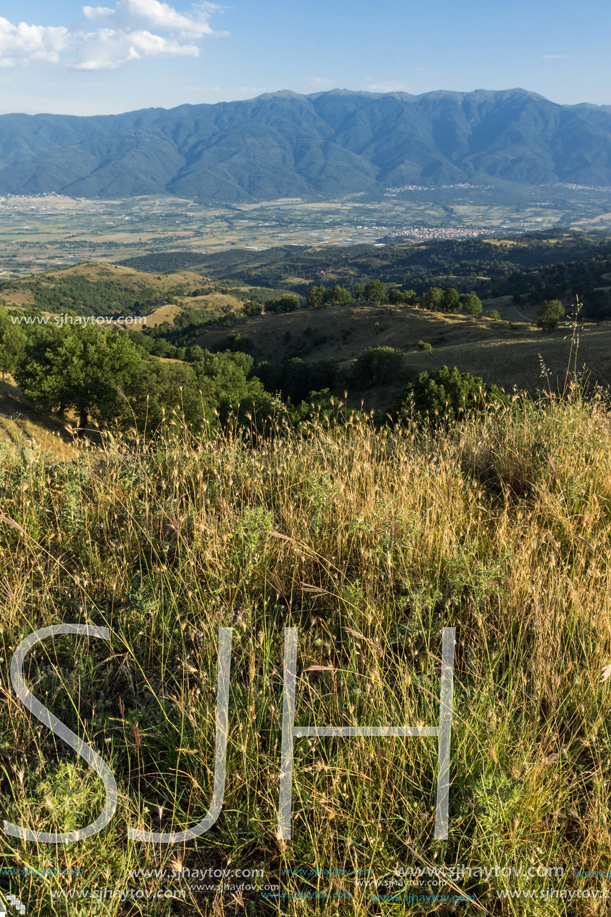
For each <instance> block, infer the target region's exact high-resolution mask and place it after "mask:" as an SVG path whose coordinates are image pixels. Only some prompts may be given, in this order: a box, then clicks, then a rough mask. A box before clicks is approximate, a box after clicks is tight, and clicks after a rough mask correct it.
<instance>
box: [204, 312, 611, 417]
mask: <svg viewBox="0 0 611 917" xmlns="http://www.w3.org/2000/svg"><path fill="white" fill-rule="evenodd" d="M507 308H508V309H512V308H514V307H512V306H508V307H507ZM570 334H571V328H570V325H569V324H568V323H565V324H564V325H563V326H562V327H561V328H559V329H558V330H557V331H555V332H553V333H552V334H545V333H543V332H542V331H541V330H540V329H539V328H537V326H536V325H535V324H532V323H530V322H526V321H520V322H508V321H498V320H492V319H488V318H485V317H477V318H474V317H471V316H466V315H456V314H453V315H444V314H441V313H438V312H428V311H426V310H423V309H417V308H414V307H411V306H401V305H398V306H392V307H379V306H373V305H357V306H326V307H324V308H322V309H307V310H302V311H300V312H294V313H290V314H288V315H263V316H256V317H253V318H241V319H235V320H234V322H233V325H232V327H231V329H229V330H227V329H223V328H211V329H209V330H206V331H203V332H198V333H197V334H196V335H195V337H194V340H196V341H197V343H199V344H200V345H201V346H202V347H208V348H214V347H221V346H224V345H225V344H226V343H227V342H228V341H229V339H230V336H231V335H240V336H242V338H243V339H244V338H245V339H246V340H247V343H244V344H243V345H242V346H248V347H249V348H250V352H251V353H252V354H253V355H254V356H255V358H256V359H257V360H269V361H270V362H272V363H278V362H282V360H286V359H290V358H293V357H302V358H303V359H304V360H306V361H314V360H326V359H334V360H337V361H339V363H340V365H341V366H342V367H343V368H344V369H345V370H348V369H349V368H350V366H351V365H352V363H353V362H354V360H355V359H356V358H357V357H358V356H359V355H360V354H361V353H362V352H363V351H364V350H365V349H366V348H369V347H374V346H390V347H394V348H395V349H396V350H397V351H398V352H399V353H400V354H401V355H402V366H403V370H402V374H401V376H398V377H397V378H396V379H395V381H394V382H392V383H390V384H389V385H387V386H378V387H376V388H375V389H365V390H361V389H359V390H358V391H355V392H353V391H352V390H351V387H350V386H348V396H349V399H350V400H351V402H353V403H357V404H358V403H359V401H360V400H361V399H364V401H365V405H366V407H368V408H369V407H385V406H386V407H387V406H389V405H390V404H391V403H392V400H393V398H394V396H395V395H396V394H398V392H399V391H400V389H401V388H402V386H403V385H405V382H406V381H407V380H408V379H411V378H413V377H414V376H416V375H418V374H419V373H420V372H423V371H424V370H427V371H429V372H431V371H435V370H437V369H439V368H440V367H441V366H444V365H447V366H458V368H459V369H460V370H461V371H463V372H471V373H475V374H476V375H480V376H482V378H483V379H484V380H485V381H486V382H490V383H495V384H497V385H500V386H502V387H503V388H505V389H506V390H507V391H512V389H513V387H514V386H516V387H517V388H518V389H519V390H527V391H530V392H535V391H536V390H537V389H538V388H545V387H547V378H545V377H544V376H542V361H543V364H544V365H545V367H546V368H547V370H548V375H549V380H550V384H551V386H552V389H553V390H554V391H555V390H556V389H557V387H558V382H560V386H561V387H562V382H563V380H564V377H565V374H566V368H567V361H568V356H569V346H570V342H569V340H568V337H570ZM419 341H425V342H428V343H430V344H431V345H432V347H433V350H432V351H429V352H419V351H418V342H419ZM610 343H611V325H610V324H609V323H608V322H601V323H599V324H588V323H586V324H585V325H583V326H582V327H581V332H580V338H579V369H580V370H581V371H582V372H583V373H584V374H585V375H586V376H587V377H588V378H589V380H590V382H592V383H594V382H598V383H600V384H603V385H609V384H611V349H610V346H609V345H610ZM342 385H343V383H341V384H340V385H339V387H338V389H337V394H342V391H343V389H342ZM344 387H345V386H344Z"/></svg>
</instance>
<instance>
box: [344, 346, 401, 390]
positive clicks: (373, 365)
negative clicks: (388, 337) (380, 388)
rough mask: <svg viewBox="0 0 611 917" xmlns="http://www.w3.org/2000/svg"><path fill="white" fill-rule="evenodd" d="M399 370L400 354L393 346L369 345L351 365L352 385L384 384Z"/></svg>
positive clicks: (394, 376)
mask: <svg viewBox="0 0 611 917" xmlns="http://www.w3.org/2000/svg"><path fill="white" fill-rule="evenodd" d="M400 370H401V356H400V354H398V353H397V351H396V350H395V348H394V347H370V348H369V349H368V350H365V351H363V353H362V354H361V355H360V357H359V358H358V359H357V360H356V362H355V364H354V366H353V367H352V373H351V381H352V382H353V383H354V385H384V384H385V383H387V382H391V381H392V380H393V379H395V378H396V377H397V376H398V374H399V372H400Z"/></svg>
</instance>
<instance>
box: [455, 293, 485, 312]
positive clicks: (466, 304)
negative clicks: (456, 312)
mask: <svg viewBox="0 0 611 917" xmlns="http://www.w3.org/2000/svg"><path fill="white" fill-rule="evenodd" d="M460 307H461V309H462V310H463V312H466V313H467V315H480V314H481V311H482V301H481V299H480V298H479V296H477V294H475V293H464V294H463V295H462V296H461V297H460Z"/></svg>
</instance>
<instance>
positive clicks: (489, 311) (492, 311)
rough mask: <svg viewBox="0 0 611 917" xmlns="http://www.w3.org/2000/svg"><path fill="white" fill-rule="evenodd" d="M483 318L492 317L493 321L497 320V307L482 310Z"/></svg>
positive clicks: (498, 314)
mask: <svg viewBox="0 0 611 917" xmlns="http://www.w3.org/2000/svg"><path fill="white" fill-rule="evenodd" d="M484 318H492V319H494V320H495V321H499V320H500V318H501V313H500V312H499V311H498V310H497V309H487V311H486V312H484Z"/></svg>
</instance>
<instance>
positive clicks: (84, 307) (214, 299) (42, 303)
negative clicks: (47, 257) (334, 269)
mask: <svg viewBox="0 0 611 917" xmlns="http://www.w3.org/2000/svg"><path fill="white" fill-rule="evenodd" d="M248 295H249V289H248V288H247V287H246V286H244V285H243V284H241V283H235V282H233V283H232V282H231V281H229V282H222V281H213V280H209V279H208V278H206V277H205V276H202V274H200V273H195V272H193V271H174V272H172V273H169V274H151V273H145V272H143V271H138V270H134V269H133V268H130V267H125V266H122V265H115V264H110V265H109V264H103V263H100V262H85V263H83V264H78V265H73V266H70V267H65V268H58V269H57V270H53V271H48V272H46V273H41V274H36V275H33V276H32V277H27V278H24V279H19V280H16V279H13V280H8V281H4V282H0V300H1V301H2V302H4V303H5V304H6V305H8V306H9V307H17V308H24V307H28V306H34V307H37V308H39V309H41V310H43V311H45V312H47V313H48V314H57V313H59V312H63V311H73V312H74V313H75V314H77V315H105V316H110V315H114V314H115V313H117V314H119V313H123V314H125V315H146V316H150V325H151V327H155V326H156V325H158V324H160V323H161V322H163V321H168V320H171V319H172V318H173V317H174V316H175V315H176V313H177V311H180V309H181V308H185V307H187V306H188V307H189V308H191V309H195V310H203V311H205V312H206V313H207V314H208V315H209V316H210V317H211V318H213V317H215V316H219V315H223V314H225V313H227V312H233V311H235V310H237V309H239V308H241V306H242V303H243V301H244V299H247V298H248ZM168 298H169V299H170V300H171V303H170V308H168ZM146 324H147V325H148V324H149V321H147V323H146ZM136 327H140V326H136Z"/></svg>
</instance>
